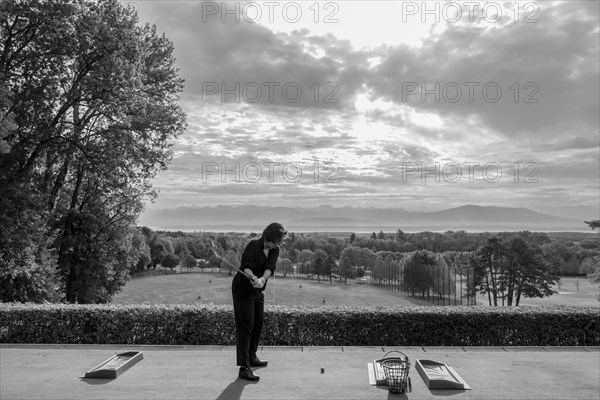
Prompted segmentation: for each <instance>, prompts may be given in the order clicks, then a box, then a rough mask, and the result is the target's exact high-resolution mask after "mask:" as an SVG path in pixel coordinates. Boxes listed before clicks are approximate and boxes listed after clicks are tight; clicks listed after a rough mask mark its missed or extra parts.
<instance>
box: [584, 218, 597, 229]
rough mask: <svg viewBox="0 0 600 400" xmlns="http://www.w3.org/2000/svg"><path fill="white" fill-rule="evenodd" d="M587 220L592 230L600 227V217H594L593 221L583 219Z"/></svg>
mask: <svg viewBox="0 0 600 400" xmlns="http://www.w3.org/2000/svg"><path fill="white" fill-rule="evenodd" d="M583 222H585V223H586V224H587V225H588V226H589V227H590V228H591V229H592V230H595V229H596V228H600V219H594V220H591V221H583Z"/></svg>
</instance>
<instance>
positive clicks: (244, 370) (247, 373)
mask: <svg viewBox="0 0 600 400" xmlns="http://www.w3.org/2000/svg"><path fill="white" fill-rule="evenodd" d="M238 376H239V377H240V378H242V379H246V380H247V381H257V380H259V379H260V376H258V375H256V374H255V373H254V371H252V370H251V369H250V368H248V367H241V368H240V372H239V374H238Z"/></svg>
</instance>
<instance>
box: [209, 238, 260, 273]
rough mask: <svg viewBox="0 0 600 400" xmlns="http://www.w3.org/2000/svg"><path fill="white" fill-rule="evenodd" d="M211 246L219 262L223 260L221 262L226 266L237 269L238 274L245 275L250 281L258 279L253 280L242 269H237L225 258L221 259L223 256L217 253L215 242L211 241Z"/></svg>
mask: <svg viewBox="0 0 600 400" xmlns="http://www.w3.org/2000/svg"><path fill="white" fill-rule="evenodd" d="M210 245H211V249H212V251H213V253H214V255H215V257H217V258H218V259H219V260H221V261H222V262H224V263H225V264H227V265H229V266H230V267H231V268H233V269H235V270H236V271H237V272H239V273H240V274H242V275H244V276H245V277H246V278H248V279H250V280H251V281H252V282H254V280H255V279H257V278H254V279H253V278H252V277H251V276H250V275H248V274H247V273H246V272H244V271H242V270H241V269H239V268H238V267H236V266H235V265H233V264H232V263H230V262H229V261H227V260H226V259H224V258H223V257H221V256H220V255H219V253H217V250H216V248H215V247H216V246H215V243H214V242H212V241H211V242H210Z"/></svg>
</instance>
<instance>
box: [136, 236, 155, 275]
mask: <svg viewBox="0 0 600 400" xmlns="http://www.w3.org/2000/svg"><path fill="white" fill-rule="evenodd" d="M146 240H147V239H146V236H145V234H144V233H143V230H141V229H137V230H135V231H134V232H133V236H132V246H133V248H134V249H137V252H138V260H137V262H136V263H135V265H134V266H133V267H132V272H143V271H145V270H146V269H147V268H149V267H150V265H151V264H150V263H151V261H152V258H151V256H150V246H149V245H148V242H147V241H146Z"/></svg>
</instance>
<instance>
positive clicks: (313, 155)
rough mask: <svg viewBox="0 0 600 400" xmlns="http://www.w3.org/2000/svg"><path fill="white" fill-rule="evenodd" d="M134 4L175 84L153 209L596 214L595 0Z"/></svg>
mask: <svg viewBox="0 0 600 400" xmlns="http://www.w3.org/2000/svg"><path fill="white" fill-rule="evenodd" d="M124 2H125V1H124ZM128 2H130V3H132V4H134V5H135V7H137V8H138V15H139V18H140V22H142V23H144V22H149V23H151V24H155V25H156V27H157V30H158V31H159V32H164V33H165V35H166V36H167V37H168V38H169V39H170V40H171V41H172V42H173V44H174V46H175V57H176V59H177V66H178V68H179V69H180V74H181V76H182V77H183V78H184V79H185V81H186V86H185V91H184V93H183V96H182V98H181V104H182V106H183V108H184V110H185V111H186V113H187V115H188V127H187V130H186V131H185V133H184V134H183V135H181V136H180V137H179V138H178V139H177V141H176V143H175V146H174V158H173V161H172V163H171V165H170V167H169V169H168V171H166V172H164V173H161V174H160V175H159V176H157V177H156V179H155V181H154V185H155V187H156V188H157V189H159V191H160V194H159V197H158V199H157V200H156V202H155V203H153V204H151V203H149V204H148V205H147V211H152V210H155V209H162V208H174V207H178V206H184V205H196V206H214V205H218V204H228V205H242V204H257V205H259V204H262V205H286V206H300V207H310V206H317V205H321V204H329V205H332V206H344V205H351V206H361V207H369V206H372V207H384V208H387V207H401V208H404V209H407V210H411V211H417V210H424V211H430V210H440V209H445V208H449V207H455V206H461V205H464V204H479V205H494V206H509V207H527V208H530V209H533V210H536V211H555V212H554V213H555V214H559V215H560V214H561V213H562V214H565V212H567V211H568V212H576V211H577V210H575V209H574V208H573V207H582V209H583V207H587V210H590V209H591V210H593V209H596V210H597V209H598V207H599V190H600V189H599V179H600V178H599V169H600V165H599V159H600V155H599V137H600V134H599V126H600V123H599V117H598V110H599V108H600V106H599V103H600V102H599V86H600V82H599V67H600V62H599V37H600V33H599V17H598V15H599V10H598V4H599V3H598V2H596V1H585V2H574V1H569V2H551V1H537V2H533V1H524V2H521V3H515V2H504V1H498V2H475V3H478V4H477V6H473V5H471V4H472V2H463V1H457V2H438V3H436V2H427V4H426V6H425V7H424V6H423V2H420V1H418V2H401V1H379V2H377V1H368V2H367V1H333V2H325V1H323V2H314V1H297V2H284V1H272V2H269V1H265V2H261V1H257V2H230V3H222V2H205V3H203V2H200V1H140V0H136V1H135V2H132V1H128ZM592 207H593V208H592ZM580 211H581V209H580V210H579V212H580ZM592 217H595V218H598V215H597V214H596V215H595V216H593V215H590V216H589V218H592Z"/></svg>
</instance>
